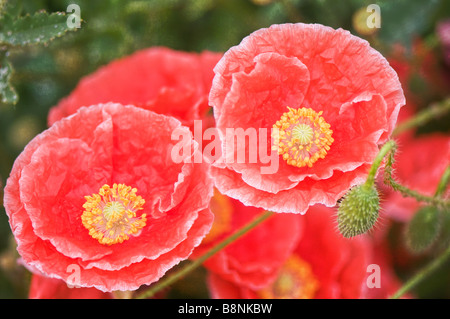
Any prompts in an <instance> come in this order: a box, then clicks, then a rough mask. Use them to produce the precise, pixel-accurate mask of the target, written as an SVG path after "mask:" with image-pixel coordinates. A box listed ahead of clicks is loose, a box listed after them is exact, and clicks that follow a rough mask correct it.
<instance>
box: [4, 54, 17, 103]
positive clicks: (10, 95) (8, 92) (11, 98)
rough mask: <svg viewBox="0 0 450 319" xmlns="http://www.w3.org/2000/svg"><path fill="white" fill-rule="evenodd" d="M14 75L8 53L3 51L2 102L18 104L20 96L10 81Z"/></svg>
mask: <svg viewBox="0 0 450 319" xmlns="http://www.w3.org/2000/svg"><path fill="white" fill-rule="evenodd" d="M11 75H12V67H11V64H10V63H9V61H8V59H7V58H6V54H5V53H4V52H2V54H1V57H0V96H1V98H2V102H3V103H6V104H16V103H17V100H18V99H19V97H18V96H17V93H16V90H15V89H14V88H13V87H12V85H11V83H10V79H11Z"/></svg>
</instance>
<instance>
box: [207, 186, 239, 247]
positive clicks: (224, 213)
mask: <svg viewBox="0 0 450 319" xmlns="http://www.w3.org/2000/svg"><path fill="white" fill-rule="evenodd" d="M209 208H210V209H211V212H212V213H213V214H214V223H213V224H212V227H211V230H210V232H209V233H208V235H206V237H205V238H204V239H203V241H202V243H203V244H207V243H210V242H212V241H214V240H215V239H217V238H218V237H219V236H221V235H222V234H224V233H226V232H228V231H230V230H231V214H232V213H233V204H232V203H231V201H230V199H229V198H228V197H227V196H225V195H222V194H221V193H219V191H218V190H217V189H214V196H213V197H212V198H211V201H210V203H209Z"/></svg>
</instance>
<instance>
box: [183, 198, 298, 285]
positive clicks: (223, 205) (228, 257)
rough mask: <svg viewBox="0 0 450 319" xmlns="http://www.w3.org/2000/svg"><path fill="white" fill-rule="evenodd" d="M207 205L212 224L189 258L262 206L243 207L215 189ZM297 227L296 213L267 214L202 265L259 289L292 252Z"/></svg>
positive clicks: (244, 221)
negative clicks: (208, 205) (258, 222)
mask: <svg viewBox="0 0 450 319" xmlns="http://www.w3.org/2000/svg"><path fill="white" fill-rule="evenodd" d="M210 208H211V211H212V213H213V214H214V223H213V226H212V228H211V231H210V233H209V234H208V235H207V236H206V237H205V239H204V240H203V242H202V244H201V245H200V246H199V247H198V248H196V250H195V251H194V253H193V254H192V257H193V258H195V257H196V256H197V255H201V254H203V253H204V252H205V251H206V250H208V249H209V248H211V247H213V246H215V245H216V244H217V243H218V242H219V241H221V240H222V239H223V238H225V237H227V236H229V235H230V234H232V233H233V232H235V231H236V230H237V229H240V228H241V227H243V226H244V225H245V224H246V223H248V222H250V221H251V220H252V219H253V218H255V217H256V216H258V215H260V214H262V213H263V210H262V209H260V208H256V207H249V206H244V205H243V204H242V203H241V202H239V201H237V200H235V199H232V198H230V197H228V196H225V195H222V194H220V193H219V192H218V191H217V190H216V191H215V192H214V196H213V198H212V199H211V202H210ZM301 226H302V225H301V220H299V216H298V215H294V214H280V215H276V216H271V217H270V218H269V219H268V220H265V221H264V222H263V223H262V224H259V225H258V226H257V227H255V228H254V229H252V230H251V231H249V232H248V233H247V234H245V235H244V236H242V237H241V238H239V239H238V240H236V241H235V242H233V243H232V244H230V245H229V246H227V247H226V248H224V249H222V250H221V251H219V252H217V253H216V254H215V255H213V256H212V257H210V258H209V259H208V260H207V261H206V262H205V263H204V264H203V265H204V266H205V267H206V268H207V269H208V270H209V271H211V272H213V273H216V274H218V275H220V276H221V277H222V278H225V279H227V280H229V281H231V282H235V283H239V284H240V285H243V286H246V287H250V288H261V287H263V286H265V285H267V283H268V282H270V281H271V280H273V279H274V278H275V276H276V273H277V271H278V270H279V268H280V267H281V266H282V265H283V263H284V261H285V260H286V259H287V258H288V256H289V255H290V254H291V253H292V251H293V249H294V248H295V246H296V244H297V242H298V240H299V238H300V235H301V231H302V227H301Z"/></svg>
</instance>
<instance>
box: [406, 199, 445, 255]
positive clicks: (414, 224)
mask: <svg viewBox="0 0 450 319" xmlns="http://www.w3.org/2000/svg"><path fill="white" fill-rule="evenodd" d="M440 221H441V219H440V212H439V210H438V209H437V208H436V207H433V206H425V207H422V208H421V209H419V210H418V211H417V213H416V214H415V215H414V217H413V218H412V219H411V221H410V222H409V223H408V227H407V229H406V239H407V244H408V247H409V249H410V250H411V251H412V252H414V253H421V252H423V251H425V250H426V249H428V248H429V247H431V245H432V244H433V243H434V242H435V241H436V239H437V237H438V235H439V230H440Z"/></svg>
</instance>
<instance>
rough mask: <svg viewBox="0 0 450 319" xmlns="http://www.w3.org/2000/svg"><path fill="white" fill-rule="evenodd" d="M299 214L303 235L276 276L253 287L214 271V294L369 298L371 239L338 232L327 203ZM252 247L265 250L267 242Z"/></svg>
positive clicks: (217, 296) (264, 296) (238, 296)
mask: <svg viewBox="0 0 450 319" xmlns="http://www.w3.org/2000/svg"><path fill="white" fill-rule="evenodd" d="M283 215H284V214H283ZM298 217H299V218H301V219H299V221H300V220H301V221H302V222H303V232H302V234H301V238H300V240H299V241H298V243H297V245H296V248H295V249H294V250H293V252H292V254H291V255H290V256H289V258H287V259H286V260H285V262H284V265H283V267H282V268H281V269H280V270H279V271H278V274H277V277H276V278H275V280H272V282H271V283H270V284H269V285H267V286H266V287H263V288H259V289H251V288H249V287H248V286H246V285H243V284H240V283H238V282H236V281H234V282H231V281H229V280H226V279H224V277H223V276H222V275H221V274H216V273H214V272H211V273H210V275H209V279H208V283H209V288H210V292H211V295H212V297H213V298H288V299H292V298H308V299H309V298H317V299H323V298H364V297H365V293H366V280H367V277H368V275H369V274H368V272H367V266H368V265H369V264H370V261H371V260H372V259H371V258H372V248H373V247H372V244H371V242H370V241H369V240H368V238H367V237H357V238H354V239H352V240H348V239H345V238H343V237H342V236H341V235H340V234H339V233H338V232H337V231H336V230H335V224H334V220H333V210H332V209H330V208H327V207H325V206H323V205H315V206H313V207H311V208H310V209H309V210H308V213H307V214H306V215H305V216H301V217H300V216H298ZM267 243H268V244H270V239H268V240H267ZM252 248H253V249H258V250H259V249H264V248H263V246H262V245H260V246H253V247H252Z"/></svg>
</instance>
